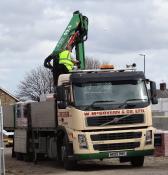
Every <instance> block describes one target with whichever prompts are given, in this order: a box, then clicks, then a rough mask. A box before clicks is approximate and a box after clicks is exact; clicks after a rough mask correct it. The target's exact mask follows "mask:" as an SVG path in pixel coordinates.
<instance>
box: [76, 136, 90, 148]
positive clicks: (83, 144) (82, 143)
mask: <svg viewBox="0 0 168 175" xmlns="http://www.w3.org/2000/svg"><path fill="white" fill-rule="evenodd" d="M78 142H79V147H80V148H84V149H87V148H88V144H87V140H86V136H85V135H83V134H79V135H78Z"/></svg>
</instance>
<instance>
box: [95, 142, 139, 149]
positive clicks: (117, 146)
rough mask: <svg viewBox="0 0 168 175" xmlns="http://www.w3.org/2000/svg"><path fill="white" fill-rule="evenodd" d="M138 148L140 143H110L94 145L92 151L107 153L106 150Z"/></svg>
mask: <svg viewBox="0 0 168 175" xmlns="http://www.w3.org/2000/svg"><path fill="white" fill-rule="evenodd" d="M139 146H140V142H128V143H112V144H95V145H93V148H94V150H98V151H107V150H123V149H134V148H137V147H139Z"/></svg>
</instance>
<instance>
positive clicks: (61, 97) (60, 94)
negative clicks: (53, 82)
mask: <svg viewBox="0 0 168 175" xmlns="http://www.w3.org/2000/svg"><path fill="white" fill-rule="evenodd" d="M56 90H57V92H56V100H57V104H58V108H59V109H65V108H66V106H67V100H66V93H65V88H64V87H63V86H58V87H57V89H56Z"/></svg>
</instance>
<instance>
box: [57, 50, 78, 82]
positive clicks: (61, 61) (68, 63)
mask: <svg viewBox="0 0 168 175" xmlns="http://www.w3.org/2000/svg"><path fill="white" fill-rule="evenodd" d="M71 54H72V52H71V51H69V50H64V51H62V52H60V53H59V58H58V62H57V65H56V66H54V67H55V71H54V72H55V73H54V74H55V75H54V79H55V82H56V83H57V82H58V77H59V75H60V74H66V73H69V71H71V70H73V69H74V66H75V65H76V64H78V63H79V62H78V61H76V60H74V59H73V58H72V56H71Z"/></svg>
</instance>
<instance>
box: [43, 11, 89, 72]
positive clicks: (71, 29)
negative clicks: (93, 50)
mask: <svg viewBox="0 0 168 175" xmlns="http://www.w3.org/2000/svg"><path fill="white" fill-rule="evenodd" d="M87 33H88V18H87V17H86V16H83V15H82V14H81V13H80V12H79V11H76V12H74V13H73V17H72V18H71V20H70V22H69V24H68V26H67V27H66V29H65V31H64V32H63V34H62V36H61V38H60V40H59V41H58V43H57V45H56V47H55V48H54V50H53V52H52V54H51V55H49V56H48V57H47V58H46V59H45V61H44V66H45V67H47V68H50V69H52V68H53V66H52V65H51V60H53V62H56V61H57V60H58V56H59V53H60V52H61V51H63V50H65V49H68V48H69V47H71V49H73V48H74V47H75V53H76V59H77V60H78V61H79V63H80V69H85V50H84V41H86V40H87ZM53 65H55V64H53Z"/></svg>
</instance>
